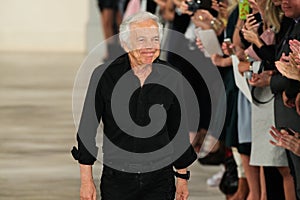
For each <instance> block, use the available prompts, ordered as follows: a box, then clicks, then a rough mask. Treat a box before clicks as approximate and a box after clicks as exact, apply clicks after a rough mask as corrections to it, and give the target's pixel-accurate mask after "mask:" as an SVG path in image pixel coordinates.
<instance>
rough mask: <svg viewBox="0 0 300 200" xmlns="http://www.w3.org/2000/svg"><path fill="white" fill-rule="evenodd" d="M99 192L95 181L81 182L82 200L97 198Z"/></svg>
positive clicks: (94, 199)
mask: <svg viewBox="0 0 300 200" xmlns="http://www.w3.org/2000/svg"><path fill="white" fill-rule="evenodd" d="M96 198H97V193H96V187H95V184H94V181H92V180H91V181H88V182H81V187H80V200H96Z"/></svg>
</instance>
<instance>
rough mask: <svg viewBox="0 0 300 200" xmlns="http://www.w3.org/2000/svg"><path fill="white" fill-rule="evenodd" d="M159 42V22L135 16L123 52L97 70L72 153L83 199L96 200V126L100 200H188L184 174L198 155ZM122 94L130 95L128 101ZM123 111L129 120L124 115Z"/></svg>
mask: <svg viewBox="0 0 300 200" xmlns="http://www.w3.org/2000/svg"><path fill="white" fill-rule="evenodd" d="M161 38H162V25H161V24H160V23H159V20H158V18H157V17H156V16H154V15H152V14H150V13H148V12H140V13H137V14H135V15H132V16H130V17H128V18H127V19H125V20H124V21H123V23H122V24H121V26H120V42H121V45H122V47H123V48H124V50H125V51H126V52H127V53H126V54H125V55H122V56H120V57H118V58H117V59H116V60H115V61H113V62H112V63H109V64H106V65H105V64H104V65H103V66H100V67H98V68H96V69H95V71H94V73H93V75H92V77H91V80H90V85H89V88H88V92H87V95H86V99H85V103H84V108H83V112H82V117H81V121H80V125H79V129H78V133H77V140H78V150H77V149H76V148H74V149H73V150H72V154H73V156H74V158H75V159H76V160H78V162H79V163H80V177H81V188H80V199H81V200H95V199H96V188H95V185H94V181H93V176H92V165H93V164H94V162H95V161H96V155H97V150H98V149H97V147H96V141H95V138H96V133H97V128H98V125H99V121H100V120H101V119H102V121H103V124H104V130H103V132H104V139H103V172H102V177H101V186H100V190H101V199H103V200H173V199H174V198H175V194H176V200H185V199H187V198H188V187H187V180H188V179H189V171H187V167H188V166H189V165H190V164H191V163H193V162H194V161H195V159H196V154H195V152H194V150H193V148H192V147H191V145H190V143H189V138H188V128H187V127H188V125H187V124H184V123H185V121H187V120H186V119H185V118H186V117H185V115H184V114H185V110H184V103H183V104H182V101H181V99H183V98H182V97H183V90H182V89H183V88H182V82H181V79H180V78H178V76H177V75H178V74H179V73H176V71H175V70H172V69H171V68H168V64H167V63H166V62H163V61H161V60H159V59H158V56H159V54H160V41H161ZM102 73H103V74H102ZM101 74H102V75H101ZM124 80H125V82H122V81H124ZM161 84H162V85H161ZM127 91H129V93H130V91H132V93H130V96H129V97H128V99H126V97H127V96H126V92H127ZM122 94H123V96H120V95H122ZM126 100H128V101H126ZM126 104H127V105H126ZM122 106H124V107H122ZM123 108H124V110H127V111H128V110H129V113H127V112H126V111H125V112H124V113H125V114H124V113H123ZM114 111H116V112H117V114H116V115H114ZM126 113H127V114H128V115H126ZM153 113H154V114H153ZM157 113H158V114H157ZM130 120H132V121H133V124H130V123H131V122H132V121H130ZM182 124H184V125H182ZM173 167H174V168H175V169H176V170H175V171H174V169H173ZM174 175H175V176H176V177H177V183H176V187H175V179H174Z"/></svg>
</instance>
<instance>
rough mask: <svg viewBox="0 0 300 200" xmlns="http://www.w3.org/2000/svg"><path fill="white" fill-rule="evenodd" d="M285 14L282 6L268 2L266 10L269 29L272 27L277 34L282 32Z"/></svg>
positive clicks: (270, 0)
mask: <svg viewBox="0 0 300 200" xmlns="http://www.w3.org/2000/svg"><path fill="white" fill-rule="evenodd" d="M282 17H283V12H282V10H281V7H280V6H275V5H274V3H273V2H272V0H267V3H266V9H265V21H266V23H267V25H268V27H272V29H273V30H274V32H275V33H278V32H279V31H280V24H281V19H282Z"/></svg>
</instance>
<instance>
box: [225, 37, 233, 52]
mask: <svg viewBox="0 0 300 200" xmlns="http://www.w3.org/2000/svg"><path fill="white" fill-rule="evenodd" d="M224 43H225V44H226V46H227V49H228V51H229V55H233V54H234V51H233V49H232V48H230V45H231V44H232V42H231V39H230V38H225V39H224Z"/></svg>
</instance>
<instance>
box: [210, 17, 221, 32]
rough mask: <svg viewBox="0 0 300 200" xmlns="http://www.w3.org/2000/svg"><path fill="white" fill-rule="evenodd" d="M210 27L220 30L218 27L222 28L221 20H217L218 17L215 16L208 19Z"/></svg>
mask: <svg viewBox="0 0 300 200" xmlns="http://www.w3.org/2000/svg"><path fill="white" fill-rule="evenodd" d="M210 27H211V28H212V29H214V30H215V31H216V32H218V31H219V30H220V28H222V22H221V21H219V20H218V19H216V18H213V19H212V20H211V21H210Z"/></svg>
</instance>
